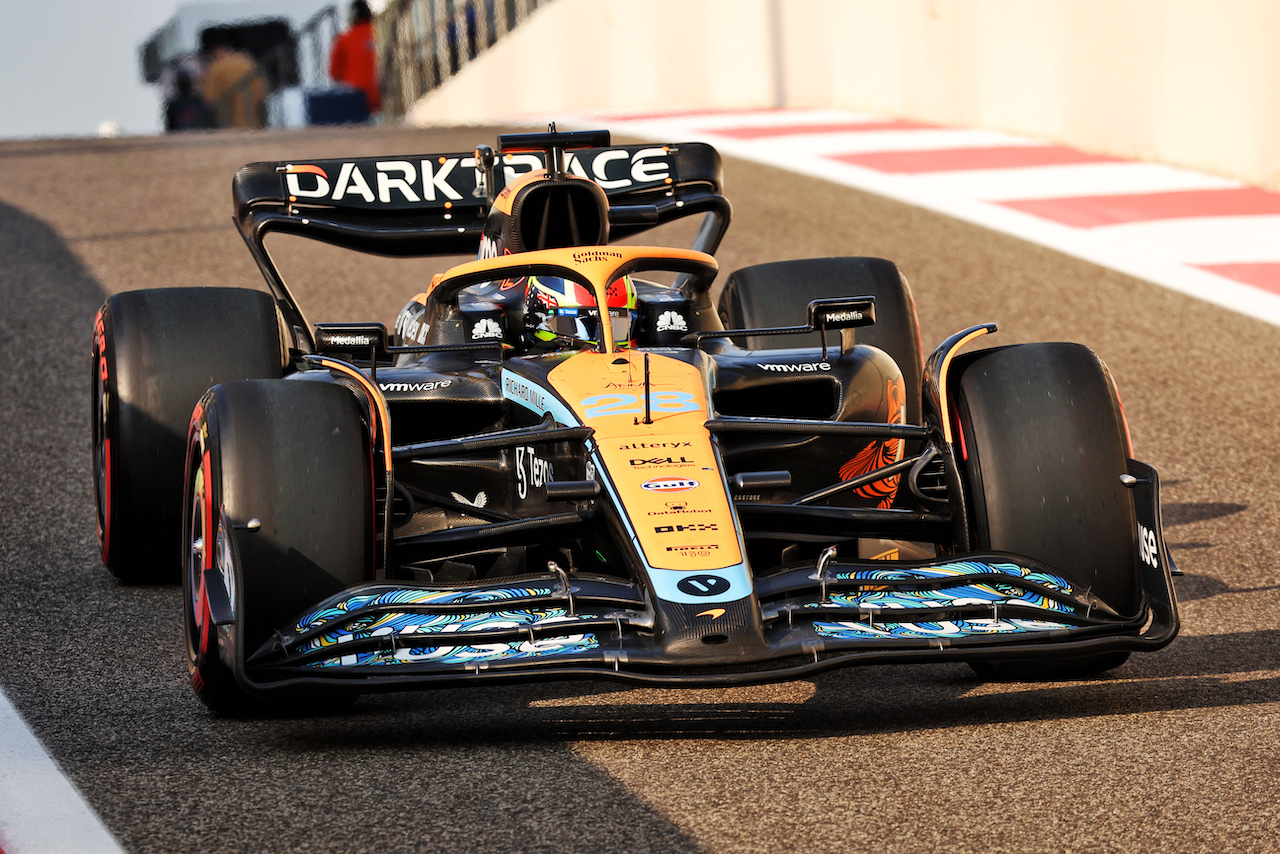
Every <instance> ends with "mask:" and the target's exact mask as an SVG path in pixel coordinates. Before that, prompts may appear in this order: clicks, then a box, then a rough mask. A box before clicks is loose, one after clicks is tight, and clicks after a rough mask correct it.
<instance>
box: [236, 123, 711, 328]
mask: <svg viewBox="0 0 1280 854" xmlns="http://www.w3.org/2000/svg"><path fill="white" fill-rule="evenodd" d="M547 140H555V141H556V144H557V145H561V146H563V148H562V149H561V150H562V151H563V154H564V156H565V159H564V170H565V171H566V172H569V173H572V174H575V175H578V176H580V177H584V178H589V179H591V180H593V181H595V182H596V183H597V184H599V185H600V186H601V187H602V188H603V189H604V191H605V194H606V195H607V196H608V198H609V205H610V215H609V220H610V237H611V239H621V238H625V237H629V236H632V235H634V234H638V233H640V232H643V231H646V230H648V229H650V228H653V227H655V226H657V225H661V224H663V223H666V222H671V221H673V220H676V219H680V218H683V217H686V216H690V215H693V214H699V213H701V214H705V217H704V219H703V222H702V226H701V227H700V228H699V230H698V233H697V236H696V237H695V239H694V242H693V246H692V247H691V248H693V249H696V250H698V251H701V252H706V253H708V254H713V253H714V252H715V250H716V249H717V248H718V247H719V245H720V241H721V240H722V239H723V238H724V234H725V232H726V231H727V230H728V227H729V218H730V215H731V208H730V206H729V201H728V200H727V199H725V197H724V196H722V195H721V194H720V189H721V186H722V183H723V176H722V168H721V162H720V154H719V152H717V151H716V150H715V149H714V148H712V147H711V146H710V145H707V144H706V143H700V142H688V143H680V144H675V145H661V144H649V145H609V135H608V132H607V131H589V132H583V133H562V134H558V135H557V134H554V133H553V134H551V135H537V134H527V135H512V136H506V137H501V138H500V144H501V145H500V149H505V150H500V151H499V152H498V153H494V152H493V150H492V149H491V148H489V147H488V146H480V147H479V148H477V149H476V150H475V151H472V152H452V153H447V154H417V155H407V156H393V157H357V158H346V159H319V160H297V161H292V162H288V163H250V164H249V165H247V166H243V167H241V168H240V169H239V170H238V171H237V172H236V175H235V178H234V179H233V181H232V197H233V199H234V202H235V220H236V224H237V225H238V226H239V228H240V233H241V236H242V237H243V238H244V241H245V243H246V244H247V245H248V247H249V251H250V252H251V253H252V254H253V257H254V260H255V261H256V262H257V263H258V266H259V268H260V269H261V270H262V273H263V275H264V276H265V278H266V280H267V284H268V285H269V286H270V288H271V290H272V293H273V294H275V296H276V301H277V304H278V305H279V306H280V310H281V313H282V314H283V315H284V318H285V321H286V323H287V324H288V326H289V328H290V329H291V330H292V337H293V339H294V347H295V348H296V349H298V350H299V351H301V352H304V353H306V352H312V350H313V348H314V342H313V340H312V336H311V327H310V324H308V323H307V321H306V319H305V317H304V316H303V314H302V311H301V310H300V309H299V307H298V305H297V302H296V301H295V300H294V299H293V296H292V295H291V294H290V293H289V289H288V287H287V286H286V285H285V283H284V280H283V279H282V278H281V276H280V273H279V271H278V270H277V269H276V267H275V264H274V263H273V262H272V261H271V258H270V255H269V254H268V253H267V251H266V249H265V247H264V245H263V241H264V239H265V238H266V236H267V235H268V234H270V233H273V232H278V233H281V234H293V235H297V236H300V237H307V238H311V239H313V240H319V241H322V242H325V243H330V244H333V245H336V246H340V247H343V248H347V249H354V250H358V251H361V252H371V253H374V254H378V255H392V256H400V257H426V256H431V255H468V254H471V255H474V254H478V252H479V248H480V237H481V234H482V232H483V230H484V224H485V219H486V218H487V217H488V214H489V207H490V204H491V203H492V200H493V198H494V197H496V195H497V194H498V193H499V192H501V190H502V189H503V187H505V186H506V185H507V184H508V183H510V182H512V181H514V180H515V179H516V178H517V177H519V176H520V175H522V174H524V173H526V172H529V171H532V170H534V169H540V168H543V167H544V166H545V165H546V163H547V155H548V151H538V150H532V149H534V148H537V147H539V146H537V145H530V144H529V143H539V142H545V141H547Z"/></svg>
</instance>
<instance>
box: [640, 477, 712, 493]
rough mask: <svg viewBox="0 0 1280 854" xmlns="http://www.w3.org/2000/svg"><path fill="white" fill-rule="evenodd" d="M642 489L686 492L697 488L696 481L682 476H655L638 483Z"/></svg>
mask: <svg viewBox="0 0 1280 854" xmlns="http://www.w3.org/2000/svg"><path fill="white" fill-rule="evenodd" d="M640 487H641V488H642V489H647V490H649V491H650V492H688V491H689V490H691V489H697V487H698V482H697V481H696V480H691V479H689V478H683V477H655V478H653V479H652V480H646V481H645V482H644V483H642V484H640Z"/></svg>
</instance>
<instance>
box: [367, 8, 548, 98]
mask: <svg viewBox="0 0 1280 854" xmlns="http://www.w3.org/2000/svg"><path fill="white" fill-rule="evenodd" d="M549 2H551V0H392V2H391V3H389V4H387V8H386V9H385V10H384V11H383V12H382V14H380V15H379V16H378V18H377V21H376V26H377V32H378V52H379V55H380V56H381V61H382V75H381V76H382V112H383V116H384V118H388V119H395V118H398V117H399V116H403V115H404V114H405V113H406V112H408V111H409V109H410V108H411V107H412V106H413V105H414V103H415V102H416V101H417V100H418V99H419V98H421V97H422V96H423V95H425V94H426V93H428V92H430V91H431V90H432V89H434V88H436V87H437V86H439V85H441V84H442V83H444V82H446V81H447V80H448V79H449V78H451V77H453V76H454V75H455V74H457V73H459V72H460V71H461V70H462V69H463V68H465V67H466V65H467V63H468V62H471V61H472V60H474V59H475V58H476V57H477V56H479V55H480V54H481V53H483V52H484V51H485V50H487V49H488V48H490V47H492V46H493V44H494V43H495V42H497V41H498V39H500V38H502V37H503V36H504V35H506V34H507V33H508V32H510V31H511V30H512V29H514V28H515V27H516V26H517V25H519V24H520V23H522V22H523V21H524V20H525V19H527V18H528V17H529V16H530V15H531V14H533V13H534V12H535V11H536V10H537V9H538V7H540V6H545V5H546V4H547V3H549Z"/></svg>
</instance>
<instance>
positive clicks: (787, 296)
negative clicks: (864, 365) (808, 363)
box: [718, 258, 923, 424]
mask: <svg viewBox="0 0 1280 854" xmlns="http://www.w3.org/2000/svg"><path fill="white" fill-rule="evenodd" d="M854 296H873V297H875V298H876V322H875V324H874V325H872V326H867V327H862V328H860V329H856V330H846V331H845V334H846V335H852V336H853V340H854V341H855V342H856V343H858V344H868V345H870V346H872V347H879V348H880V349H881V350H884V351H885V352H886V353H888V354H889V355H890V356H891V357H892V358H893V360H894V361H895V362H897V363H898V367H899V368H900V369H901V370H902V378H903V380H904V381H905V383H906V389H907V421H908V422H909V423H911V424H919V423H920V393H921V373H922V370H923V367H922V362H921V354H920V325H919V323H918V321H917V320H916V304H915V300H914V299H913V298H912V296H911V288H910V286H909V285H908V284H907V280H906V279H904V278H903V276H902V274H901V273H899V272H898V268H897V267H896V266H895V265H894V264H893V262H892V261H886V260H884V259H882V258H812V259H806V260H800V261H777V262H774V263H772V264H756V265H754V266H751V267H744V268H742V269H741V270H737V271H736V272H734V273H733V274H732V275H731V276H729V280H728V281H727V282H726V283H725V286H724V290H722V291H721V292H720V299H719V303H718V307H719V312H720V320H721V322H722V323H723V324H724V326H725V328H726V329H748V328H761V327H769V326H801V325H803V324H804V323H806V322H807V321H808V316H807V314H806V308H807V307H808V305H809V302H810V300H815V299H827V298H830V297H854ZM816 343H817V339H816V337H814V336H813V335H754V336H747V337H746V341H745V346H746V347H747V348H748V349H751V350H765V349H776V348H781V347H812V346H814V345H815V344H816Z"/></svg>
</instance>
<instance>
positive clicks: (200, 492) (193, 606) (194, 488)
mask: <svg viewBox="0 0 1280 854" xmlns="http://www.w3.org/2000/svg"><path fill="white" fill-rule="evenodd" d="M204 491H205V490H204V469H203V468H202V467H201V466H198V465H197V466H196V467H195V471H194V472H192V477H191V517H190V519H188V520H187V525H188V529H187V530H188V535H187V561H186V563H187V565H186V582H187V583H186V588H187V621H188V627H187V655H188V658H189V660H190V661H191V663H192V666H193V667H194V666H195V665H196V664H198V663H199V660H200V646H201V643H202V641H203V629H204V619H205V614H204V602H203V594H202V584H203V583H204V555H205V544H206V542H207V540H206V536H205V535H206V531H205V524H204V523H205V510H204Z"/></svg>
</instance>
